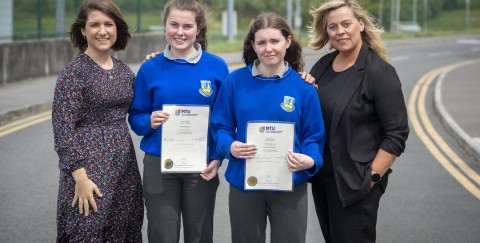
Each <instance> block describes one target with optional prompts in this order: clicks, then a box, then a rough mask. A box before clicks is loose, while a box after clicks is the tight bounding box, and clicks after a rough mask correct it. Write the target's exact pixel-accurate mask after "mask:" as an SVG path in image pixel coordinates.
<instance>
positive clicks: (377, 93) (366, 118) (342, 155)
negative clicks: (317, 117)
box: [310, 45, 410, 207]
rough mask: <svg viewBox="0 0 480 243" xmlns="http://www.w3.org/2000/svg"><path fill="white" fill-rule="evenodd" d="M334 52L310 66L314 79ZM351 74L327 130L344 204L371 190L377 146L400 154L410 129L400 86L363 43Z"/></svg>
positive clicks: (390, 70) (390, 68)
mask: <svg viewBox="0 0 480 243" xmlns="http://www.w3.org/2000/svg"><path fill="white" fill-rule="evenodd" d="M337 54H338V52H337V51H335V52H332V53H330V54H327V55H325V56H323V57H322V58H321V59H320V60H319V61H318V62H317V63H316V64H315V65H314V66H313V67H312V70H311V71H310V74H311V75H312V76H313V77H314V78H315V80H317V82H322V76H323V75H324V74H325V72H326V70H327V68H328V67H329V66H330V65H332V62H333V60H334V58H335V56H336V55H337ZM349 72H350V73H349V74H348V81H347V83H346V84H345V85H344V87H343V88H342V90H341V92H340V94H339V96H338V98H337V101H336V103H335V106H334V109H333V114H332V125H331V127H330V128H327V127H326V128H325V129H330V141H329V142H330V151H331V155H332V162H333V170H334V173H335V180H336V184H337V187H338V191H339V196H340V200H341V202H342V206H343V207H346V206H349V205H351V204H354V203H356V202H358V201H360V200H362V199H363V198H364V197H365V196H366V195H367V194H368V192H369V191H370V182H371V168H370V165H371V163H372V161H373V159H374V158H375V155H376V154H377V152H378V150H379V149H380V148H381V149H383V150H385V151H386V152H389V153H391V154H394V155H396V156H397V157H398V156H400V154H401V153H403V151H404V149H405V141H406V140H407V137H408V133H409V132H410V129H409V127H408V118H407V109H406V106H405V100H404V98H403V93H402V89H401V86H402V85H401V83H400V79H399V78H398V75H397V73H396V71H395V68H394V67H393V66H392V65H390V64H389V63H387V62H386V61H384V60H382V59H381V58H380V57H379V56H378V55H376V54H375V53H374V52H373V51H372V50H370V49H369V48H368V47H367V46H366V45H363V46H362V49H361V50H360V53H359V56H358V58H357V60H356V61H355V64H354V65H353V67H352V68H351V69H350V71H349ZM390 172H391V170H389V171H388V172H387V174H386V175H387V176H388V173H390ZM317 176H318V174H317ZM385 177H386V176H385ZM312 181H313V183H315V181H316V180H315V179H313V180H312ZM380 183H382V181H380ZM384 183H386V180H385V182H384ZM384 186H386V184H385V185H384ZM384 188H385V187H384Z"/></svg>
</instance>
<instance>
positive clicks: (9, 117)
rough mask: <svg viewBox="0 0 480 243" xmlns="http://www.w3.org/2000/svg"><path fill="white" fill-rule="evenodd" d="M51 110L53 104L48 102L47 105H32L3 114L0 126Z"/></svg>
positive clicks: (0, 117)
mask: <svg viewBox="0 0 480 243" xmlns="http://www.w3.org/2000/svg"><path fill="white" fill-rule="evenodd" d="M51 109H52V102H47V103H42V104H37V105H31V106H26V107H22V108H19V109H15V110H11V111H7V112H5V113H3V114H0V125H4V124H6V123H9V122H11V121H14V120H17V119H19V118H22V117H25V116H28V115H34V114H38V113H41V112H45V111H49V110H51Z"/></svg>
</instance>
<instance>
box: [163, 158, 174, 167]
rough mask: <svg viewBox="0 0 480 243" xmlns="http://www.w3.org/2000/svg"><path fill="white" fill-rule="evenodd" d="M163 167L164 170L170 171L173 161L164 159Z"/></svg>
mask: <svg viewBox="0 0 480 243" xmlns="http://www.w3.org/2000/svg"><path fill="white" fill-rule="evenodd" d="M163 166H164V167H165V169H171V168H172V167H173V160H171V159H166V160H165V161H164V163H163Z"/></svg>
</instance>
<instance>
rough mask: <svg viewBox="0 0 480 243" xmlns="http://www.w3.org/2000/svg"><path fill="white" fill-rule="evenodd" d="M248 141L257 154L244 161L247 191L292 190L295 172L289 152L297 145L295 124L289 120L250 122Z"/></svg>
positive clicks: (248, 124) (248, 125)
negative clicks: (289, 162)
mask: <svg viewBox="0 0 480 243" xmlns="http://www.w3.org/2000/svg"><path fill="white" fill-rule="evenodd" d="M246 135H247V136H246V142H247V143H248V144H255V145H256V146H257V153H256V154H255V156H254V157H253V158H251V159H247V160H245V184H244V185H245V190H277V191H292V190H293V173H292V171H290V170H289V169H288V163H287V153H288V151H289V150H292V151H293V148H294V135H295V124H294V123H289V122H263V121H258V122H257V121H255V122H248V123H247V134H246Z"/></svg>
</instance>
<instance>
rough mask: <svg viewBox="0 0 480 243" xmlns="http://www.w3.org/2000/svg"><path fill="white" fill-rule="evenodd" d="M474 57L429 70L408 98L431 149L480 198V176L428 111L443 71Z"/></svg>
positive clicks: (413, 118) (414, 119) (411, 112)
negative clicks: (432, 91) (435, 83)
mask: <svg viewBox="0 0 480 243" xmlns="http://www.w3.org/2000/svg"><path fill="white" fill-rule="evenodd" d="M472 62H473V61H465V62H461V63H457V64H452V65H447V66H444V67H441V68H437V69H435V70H432V71H430V72H428V73H427V74H425V75H424V76H423V77H422V78H421V79H420V80H419V81H418V82H417V84H416V85H415V87H414V88H413V91H412V93H411V94H410V98H409V100H408V112H409V113H408V114H409V117H410V123H411V125H412V127H413V129H414V130H415V132H416V133H417V135H418V137H419V138H420V140H421V141H422V142H423V143H424V144H425V146H426V147H427V149H428V151H429V152H430V153H431V154H432V155H433V157H435V159H436V160H437V161H438V162H439V163H440V165H442V166H443V168H444V169H445V170H446V171H447V172H448V173H450V175H452V177H453V178H455V180H457V181H458V182H459V183H460V184H461V185H462V186H463V187H464V188H465V189H466V190H467V191H468V192H470V193H471V194H472V195H473V196H475V197H476V198H477V199H479V200H480V189H479V187H480V176H479V175H478V174H477V173H476V172H475V171H474V170H472V168H470V167H469V166H468V165H467V164H466V163H465V161H463V160H462V159H461V158H460V157H459V156H458V155H457V154H456V153H455V152H454V151H453V150H452V149H451V148H450V146H448V144H447V143H446V142H445V140H444V139H443V138H442V137H441V136H440V135H439V134H438V132H437V131H436V130H435V128H434V127H433V125H432V123H431V122H430V119H429V118H428V115H427V109H426V103H425V98H426V96H427V91H428V89H429V87H430V86H431V85H432V83H433V81H434V80H435V79H436V78H437V77H439V76H440V75H441V74H443V73H446V72H448V71H450V70H452V69H455V68H457V67H460V66H463V65H467V64H469V63H472Z"/></svg>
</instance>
